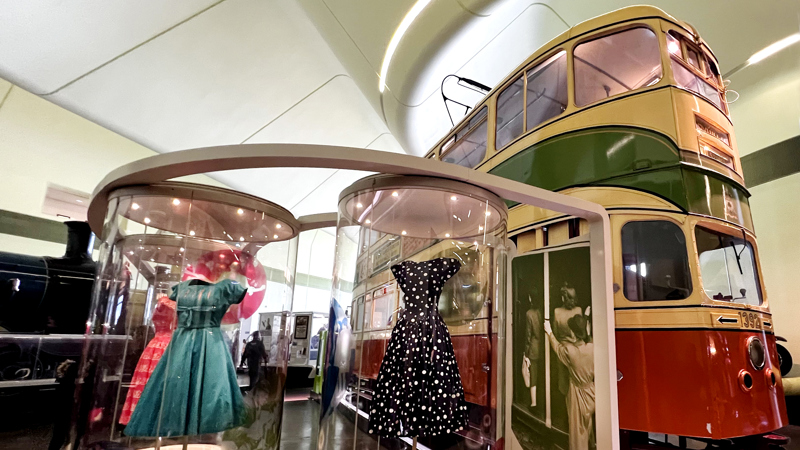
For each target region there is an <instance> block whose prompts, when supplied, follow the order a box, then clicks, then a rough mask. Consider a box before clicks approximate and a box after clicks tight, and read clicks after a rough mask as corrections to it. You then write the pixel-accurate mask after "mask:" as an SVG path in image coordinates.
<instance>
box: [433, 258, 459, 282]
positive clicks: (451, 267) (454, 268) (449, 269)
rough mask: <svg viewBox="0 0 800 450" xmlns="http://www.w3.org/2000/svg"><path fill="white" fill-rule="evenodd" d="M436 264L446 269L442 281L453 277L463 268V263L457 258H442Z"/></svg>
mask: <svg viewBox="0 0 800 450" xmlns="http://www.w3.org/2000/svg"><path fill="white" fill-rule="evenodd" d="M438 262H439V264H436V265H437V266H439V268H441V269H442V270H443V271H444V274H443V277H444V278H443V279H442V283H444V282H446V281H447V280H449V279H450V278H452V277H453V275H455V274H456V273H458V271H459V270H460V269H461V263H460V262H459V261H458V260H457V259H455V258H441V259H439V261H438Z"/></svg>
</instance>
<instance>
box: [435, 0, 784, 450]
mask: <svg viewBox="0 0 800 450" xmlns="http://www.w3.org/2000/svg"><path fill="white" fill-rule="evenodd" d="M427 157H428V158H434V159H439V160H442V161H446V162H450V163H453V164H458V165H461V166H465V167H469V168H473V169H475V170H480V171H484V172H488V173H492V174H496V175H499V176H502V177H505V178H509V179H512V180H516V181H520V182H523V183H527V184H530V185H533V186H537V187H541V188H545V189H549V190H553V191H558V192H561V193H563V194H566V195H571V196H575V197H579V198H582V199H586V200H589V201H592V202H596V203H599V204H601V205H603V206H604V207H605V208H606V209H607V210H608V211H609V214H610V219H611V226H612V250H613V255H612V256H613V281H614V307H615V310H616V314H615V316H616V354H617V367H618V369H619V373H618V378H619V381H618V393H619V394H618V395H619V420H620V427H621V428H622V429H624V430H630V431H640V432H652V433H665V434H669V435H677V436H684V437H692V438H696V439H701V440H707V441H709V442H712V443H714V442H715V441H719V440H730V439H734V440H735V439H736V438H742V437H748V438H749V439H753V437H754V436H761V435H764V434H765V433H769V432H771V431H773V430H775V429H777V428H780V427H781V426H783V425H784V424H786V423H787V419H786V411H785V406H784V400H783V388H782V383H781V376H780V375H781V373H780V367H779V358H778V354H777V350H776V343H775V334H774V331H773V327H772V320H771V315H770V311H769V303H768V301H767V297H766V293H765V290H764V287H763V281H762V280H763V278H762V276H761V271H760V270H761V269H760V264H759V258H758V245H757V243H756V238H755V234H754V230H753V223H752V219H751V214H750V207H749V203H748V197H749V193H748V191H747V189H746V188H745V184H744V179H743V178H742V168H741V164H740V160H739V154H738V151H737V147H736V139H735V136H734V131H733V123H732V121H731V118H730V114H729V110H728V106H727V104H726V98H725V85H724V82H723V80H722V78H721V76H720V71H719V66H718V64H717V61H716V58H715V57H714V54H713V53H712V51H711V49H710V48H709V47H708V45H706V43H705V42H704V41H703V40H702V38H701V37H700V36H699V35H698V33H697V31H696V30H695V29H694V28H693V27H692V26H690V25H689V24H687V23H685V22H682V21H680V20H677V19H675V18H673V17H671V16H669V15H668V14H666V13H665V12H663V11H662V10H660V9H658V8H654V7H647V6H636V7H629V8H624V9H620V10H617V11H614V12H611V13H608V14H605V15H603V16H600V17H597V18H594V19H591V20H588V21H586V22H583V23H581V24H578V25H576V26H574V27H572V28H571V29H569V30H567V31H566V32H564V33H562V34H561V35H560V36H558V37H556V38H555V39H553V40H552V41H550V42H549V43H548V44H546V45H545V46H543V47H541V48H540V49H539V50H538V51H537V52H536V53H534V54H533V55H532V56H531V57H530V58H528V60H526V61H525V62H524V63H523V64H521V65H520V66H519V67H518V68H517V69H516V70H514V71H513V72H512V73H511V74H510V75H509V76H508V77H507V78H506V79H505V80H504V81H503V82H501V83H500V84H499V85H498V86H497V87H496V88H494V89H493V90H492V91H491V92H489V93H488V94H487V95H486V97H485V98H484V99H483V100H482V101H480V102H479V103H478V104H477V105H476V106H475V107H474V108H473V109H472V111H471V112H470V113H469V114H468V115H466V116H465V117H464V118H463V120H461V121H460V122H459V123H458V124H457V125H456V126H455V127H454V128H453V129H452V131H451V132H450V133H448V134H447V135H446V136H445V137H444V138H443V139H442V140H441V141H439V143H437V144H436V145H435V147H434V148H433V149H432V150H431V151H430V152H429V153H428V154H427ZM587 230H588V227H587V226H586V224H585V223H583V222H582V221H581V220H579V219H577V218H573V217H565V216H563V215H559V214H556V213H553V212H551V211H545V210H541V209H538V208H534V207H529V206H525V205H510V210H509V236H510V237H511V238H512V240H514V242H515V243H516V246H517V255H518V256H517V257H516V258H515V260H514V262H513V264H512V266H513V268H512V277H513V278H514V280H515V281H514V292H513V294H512V295H513V305H512V308H513V313H512V324H511V328H510V330H512V331H510V335H511V338H512V341H513V345H512V347H513V352H512V353H513V358H512V357H510V358H508V359H507V361H509V363H508V364H507V366H506V370H507V371H513V372H514V383H513V392H514V398H513V401H512V417H511V418H510V420H511V424H512V428H513V429H514V431H515V433H517V434H520V433H521V434H523V435H524V434H526V433H529V434H531V435H532V436H534V437H536V436H539V437H541V436H550V437H551V438H552V439H554V440H555V441H556V442H562V444H559V445H563V446H566V442H567V440H568V435H569V433H570V431H569V426H568V423H567V422H568V418H567V417H566V415H567V412H566V409H565V407H564V406H563V402H564V397H563V395H564V394H563V393H562V394H559V393H558V385H559V383H560V380H559V377H560V376H563V375H559V369H557V368H556V365H557V362H556V361H557V359H556V356H555V354H554V353H553V352H552V351H551V350H549V348H550V345H549V342H548V339H547V338H546V337H544V336H543V333H542V332H539V333H538V335H537V333H536V332H535V330H530V331H525V330H526V326H527V327H533V326H534V325H533V324H536V323H538V324H539V326H541V323H542V322H543V321H546V320H551V321H552V320H553V315H554V314H555V315H558V314H559V311H556V309H557V308H559V307H560V308H564V309H562V312H561V314H563V311H567V310H572V309H575V308H581V310H580V311H581V312H584V308H585V307H586V306H587V305H589V304H590V298H589V292H590V291H589V289H588V285H587V283H589V281H588V275H586V276H584V274H585V273H586V272H587V271H588V248H587V247H586V246H587V245H588V244H587V242H586V241H587V236H585V234H586V233H587V232H588V231H587ZM526 271H527V272H526ZM566 297H570V298H569V299H566ZM562 302H563V303H564V304H562ZM586 313H589V311H586V312H584V314H586ZM555 320H558V319H557V317H556V319H555ZM526 359H527V362H526V361H525V360H526ZM523 363H524V364H527V366H526V367H535V370H534V369H531V372H530V374H528V375H529V377H528V379H527V380H521V381H518V380H519V378H521V377H518V375H517V373H518V372H520V367H521V366H522V364H523ZM560 370H561V371H562V373H563V369H560ZM534 372H536V373H534ZM462 373H463V372H462ZM537 375H538V376H537ZM537 383H539V385H540V386H542V387H541V388H538V389H530V388H531V387H533V386H536V385H537ZM545 387H547V388H549V391H548V392H547V394H548V395H546V393H545V391H546V389H545ZM511 388H512V386H508V387H507V389H509V390H511ZM559 395H561V398H559ZM629 435H634V436H635V437H636V436H638V437H641V435H640V434H636V433H626V436H629Z"/></svg>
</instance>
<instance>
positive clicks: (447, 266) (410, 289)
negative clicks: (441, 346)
mask: <svg viewBox="0 0 800 450" xmlns="http://www.w3.org/2000/svg"><path fill="white" fill-rule="evenodd" d="M460 268H461V263H460V262H458V260H457V259H455V258H436V259H432V260H430V261H423V262H419V263H417V262H414V261H403V262H401V263H400V264H396V265H394V266H392V273H393V274H394V277H395V278H396V279H397V283H398V284H399V285H400V289H402V290H403V293H404V294H405V303H406V309H407V310H411V311H414V310H420V309H431V308H433V309H436V307H437V304H438V303H439V296H441V295H442V286H444V284H445V282H447V280H449V279H450V278H451V277H452V276H453V275H455V274H456V272H458V270H459V269H460Z"/></svg>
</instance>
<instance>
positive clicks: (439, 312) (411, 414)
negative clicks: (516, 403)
mask: <svg viewBox="0 0 800 450" xmlns="http://www.w3.org/2000/svg"><path fill="white" fill-rule="evenodd" d="M506 221H507V210H506V206H505V204H504V203H503V201H502V200H500V199H499V198H498V197H497V196H495V195H494V194H492V193H490V192H488V191H486V190H484V189H481V188H477V187H475V186H472V185H469V184H466V183H461V182H456V181H452V180H445V179H439V178H427V177H408V176H406V177H404V176H387V175H376V176H371V177H367V178H364V179H362V180H360V181H358V182H356V183H355V184H353V185H352V186H350V187H349V188H348V189H346V190H345V191H344V192H343V193H342V195H341V196H340V200H339V222H338V227H337V242H336V263H335V269H334V279H333V292H332V304H331V316H330V317H331V319H330V325H329V332H328V339H327V342H326V345H327V348H326V349H325V363H324V372H323V375H324V382H323V384H324V385H323V391H322V413H321V418H320V436H319V441H318V448H320V449H323V448H338V447H337V445H336V443H335V442H336V441H337V440H339V439H342V438H343V436H342V431H341V430H343V429H348V428H349V430H352V432H350V431H347V433H346V437H347V438H348V439H352V438H353V437H354V438H355V439H356V441H359V445H356V446H355V447H358V448H375V449H379V448H380V449H383V448H387V449H389V448H391V449H394V448H403V447H404V446H406V445H410V446H411V445H416V446H417V448H420V449H423V448H429V449H437V450H440V449H455V448H483V449H487V448H489V449H494V448H502V435H503V417H502V415H503V407H502V404H501V403H502V399H503V389H504V385H503V380H504V378H503V367H504V362H503V353H502V351H500V350H499V349H502V348H504V343H503V342H504V325H503V324H504V319H505V315H504V314H505V313H504V309H505V283H506V279H505V272H506V270H505V269H506V246H505V243H506ZM349 445H350V446H353V445H354V444H349Z"/></svg>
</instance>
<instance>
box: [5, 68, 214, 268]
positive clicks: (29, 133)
mask: <svg viewBox="0 0 800 450" xmlns="http://www.w3.org/2000/svg"><path fill="white" fill-rule="evenodd" d="M154 154H156V153H155V152H154V151H152V150H150V149H148V148H146V147H143V146H141V145H139V144H137V143H135V142H133V141H131V140H129V139H127V138H124V137H122V136H120V135H118V134H116V133H114V132H112V131H109V130H107V129H105V128H103V127H101V126H100V125H97V124H95V123H93V122H90V121H88V120H86V119H84V118H82V117H80V116H78V115H76V114H74V113H72V112H69V111H67V110H65V109H64V108H61V107H60V106H56V105H54V104H52V103H50V102H48V101H47V100H44V99H42V98H40V97H37V96H36V95H33V94H31V93H29V92H27V91H25V90H23V89H21V88H19V87H17V86H13V85H12V84H11V83H9V82H7V81H5V80H2V79H0V168H1V169H0V172H1V173H2V184H0V209H4V210H9V211H13V212H18V213H22V214H28V215H31V216H37V217H45V218H48V219H56V218H55V217H53V216H47V215H45V214H42V212H41V211H42V202H43V201H44V197H45V190H46V188H47V183H54V184H58V185H61V186H65V187H68V188H72V189H77V190H79V191H83V192H87V193H91V192H92V190H94V187H95V186H96V185H97V183H99V182H100V180H101V179H102V178H103V177H104V176H105V175H106V174H107V173H108V172H110V171H111V170H113V169H115V168H117V167H119V166H121V165H123V164H126V163H129V162H131V161H135V160H137V159H141V158H146V157H148V156H152V155H154ZM188 178H189V179H191V180H192V181H194V182H197V183H203V184H213V185H215V186H221V184H220V183H218V182H216V181H214V180H212V179H211V178H209V177H207V176H195V177H188ZM0 251H10V252H15V253H26V254H32V255H52V256H60V255H61V254H63V252H64V246H63V245H60V244H55V243H52V242H44V241H37V240H34V239H26V238H20V237H17V236H8V235H3V234H0Z"/></svg>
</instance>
